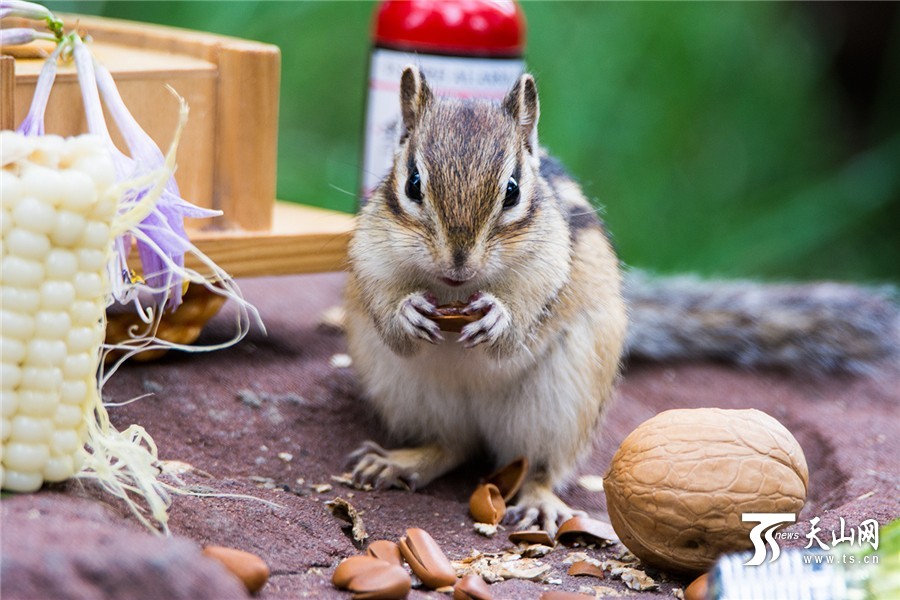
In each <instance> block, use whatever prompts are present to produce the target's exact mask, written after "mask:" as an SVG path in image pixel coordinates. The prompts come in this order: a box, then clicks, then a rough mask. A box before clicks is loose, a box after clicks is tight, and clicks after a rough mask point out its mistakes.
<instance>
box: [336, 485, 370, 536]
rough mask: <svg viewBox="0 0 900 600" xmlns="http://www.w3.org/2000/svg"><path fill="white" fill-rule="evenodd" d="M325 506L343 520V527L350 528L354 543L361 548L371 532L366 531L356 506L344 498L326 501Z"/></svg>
mask: <svg viewBox="0 0 900 600" xmlns="http://www.w3.org/2000/svg"><path fill="white" fill-rule="evenodd" d="M329 489H330V486H329ZM325 506H326V507H327V508H328V510H329V511H331V514H332V515H334V517H335V518H337V519H339V520H340V521H343V524H342V525H341V527H343V528H345V529H350V535H351V536H352V538H353V543H354V545H355V546H356V547H357V548H360V547H361V544H362V543H363V541H365V539H366V538H367V537H369V534H368V533H366V526H365V524H364V523H363V520H362V516H361V515H360V513H359V511H358V510H356V507H354V506H353V505H352V504H350V503H349V502H348V501H347V500H345V499H343V498H335V499H334V500H329V501H328V502H326V503H325Z"/></svg>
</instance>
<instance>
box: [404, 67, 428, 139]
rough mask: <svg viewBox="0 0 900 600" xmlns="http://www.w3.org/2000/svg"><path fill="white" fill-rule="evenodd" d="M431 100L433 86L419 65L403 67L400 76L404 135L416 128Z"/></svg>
mask: <svg viewBox="0 0 900 600" xmlns="http://www.w3.org/2000/svg"><path fill="white" fill-rule="evenodd" d="M430 102H431V88H429V87H428V82H427V81H425V76H424V75H423V74H422V72H421V71H419V69H418V68H417V67H413V66H409V67H406V68H405V69H403V75H401V76H400V113H401V114H402V115H403V128H404V136H406V135H408V134H409V132H410V131H412V130H413V129H415V126H416V123H418V122H419V119H420V118H421V117H422V113H423V112H424V111H425V107H426V106H428V104H429V103H430Z"/></svg>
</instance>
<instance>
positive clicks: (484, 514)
mask: <svg viewBox="0 0 900 600" xmlns="http://www.w3.org/2000/svg"><path fill="white" fill-rule="evenodd" d="M469 513H470V514H471V515H472V517H473V518H474V519H475V520H476V521H478V522H479V523H488V524H490V525H496V524H497V523H499V522H500V521H501V520H502V519H503V515H504V514H506V502H504V501H503V496H502V495H501V494H500V490H498V489H497V486H496V485H494V484H493V483H482V484H481V485H479V486H478V487H477V488H475V491H474V492H472V496H471V497H470V498H469Z"/></svg>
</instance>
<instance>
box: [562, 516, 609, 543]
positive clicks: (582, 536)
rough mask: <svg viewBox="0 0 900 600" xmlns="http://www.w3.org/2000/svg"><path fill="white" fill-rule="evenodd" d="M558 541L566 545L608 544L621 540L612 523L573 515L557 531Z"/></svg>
mask: <svg viewBox="0 0 900 600" xmlns="http://www.w3.org/2000/svg"><path fill="white" fill-rule="evenodd" d="M556 541H557V543H560V544H563V545H565V546H572V545H575V544H580V545H582V546H587V545H590V544H596V545H598V546H608V545H610V544H613V543H615V542H618V541H619V536H617V535H616V532H615V530H613V528H612V525H610V524H608V523H604V522H603V521H598V520H596V519H591V518H589V517H572V518H571V519H569V520H568V521H566V522H565V523H563V524H562V525H560V527H559V531H557V532H556Z"/></svg>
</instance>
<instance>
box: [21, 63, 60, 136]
mask: <svg viewBox="0 0 900 600" xmlns="http://www.w3.org/2000/svg"><path fill="white" fill-rule="evenodd" d="M61 48H62V47H61V46H57V47H56V50H54V51H53V54H51V55H50V56H49V58H47V60H45V61H44V66H43V67H41V74H40V75H38V80H37V84H36V85H35V88H34V97H33V98H32V99H31V106H30V107H29V109H28V114H27V115H25V118H24V119H23V120H22V124H21V125H19V129H18V131H19V133H22V134H24V135H44V113H45V112H46V111H47V102H48V101H49V100H50V90H52V89H53V82H54V81H56V59H57V57H58V56H59V51H60V49H61Z"/></svg>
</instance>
